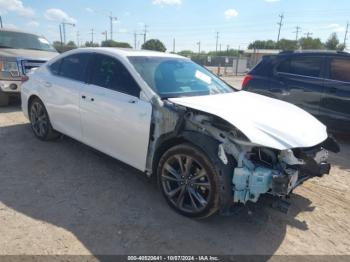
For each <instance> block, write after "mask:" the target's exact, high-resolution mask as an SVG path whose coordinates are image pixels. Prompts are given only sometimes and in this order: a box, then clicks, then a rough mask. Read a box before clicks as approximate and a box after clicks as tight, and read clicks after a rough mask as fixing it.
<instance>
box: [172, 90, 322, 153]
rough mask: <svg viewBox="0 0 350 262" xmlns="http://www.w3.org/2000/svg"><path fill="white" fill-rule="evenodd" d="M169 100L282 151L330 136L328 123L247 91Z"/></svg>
mask: <svg viewBox="0 0 350 262" xmlns="http://www.w3.org/2000/svg"><path fill="white" fill-rule="evenodd" d="M169 101H171V102H173V103H175V104H178V105H182V106H185V107H188V108H193V109H196V110H199V111H202V112H207V113H209V114H212V115H216V116H218V117H220V118H222V119H224V120H226V121H227V122H229V123H231V124H232V125H233V126H235V127H236V128H238V129H239V130H240V131H241V132H242V133H244V134H245V135H246V136H247V137H248V138H249V140H250V141H251V142H253V143H256V144H258V145H261V146H265V147H270V148H275V149H278V150H285V149H290V148H298V147H311V146H315V145H317V144H319V143H321V142H323V141H324V140H326V139H327V137H328V135H327V129H326V126H324V125H323V124H322V123H321V122H319V121H318V120H317V119H316V118H315V117H313V116H312V115H310V114H309V113H307V112H305V111H304V110H302V109H301V108H299V107H297V106H295V105H292V104H290V103H287V102H283V101H280V100H277V99H273V98H269V97H265V96H262V95H258V94H254V93H250V92H246V91H237V92H234V93H227V94H218V95H210V96H195V97H182V98H169Z"/></svg>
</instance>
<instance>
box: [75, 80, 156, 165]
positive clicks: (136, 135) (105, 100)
mask: <svg viewBox="0 0 350 262" xmlns="http://www.w3.org/2000/svg"><path fill="white" fill-rule="evenodd" d="M82 95H84V96H86V98H85V99H82V100H81V102H80V108H81V123H82V133H83V142H84V143H86V144H88V145H90V146H92V147H94V148H96V149H98V150H100V151H102V152H104V153H106V154H108V155H110V156H112V157H115V158H117V159H119V160H121V161H123V162H125V163H127V164H129V165H131V166H133V167H135V168H137V169H140V170H142V171H144V170H145V166H146V158H147V150H148V142H149V132H150V125H151V115H152V106H151V104H150V103H149V102H145V101H142V100H140V99H138V98H136V97H133V96H129V95H126V94H123V93H119V92H116V91H113V90H109V89H106V88H101V87H99V86H94V85H87V86H86V88H84V90H83V91H82ZM91 98H93V99H94V101H91Z"/></svg>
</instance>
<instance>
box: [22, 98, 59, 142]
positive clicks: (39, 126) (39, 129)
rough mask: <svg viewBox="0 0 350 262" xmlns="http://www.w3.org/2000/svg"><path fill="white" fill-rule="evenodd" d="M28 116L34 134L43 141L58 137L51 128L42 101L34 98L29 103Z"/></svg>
mask: <svg viewBox="0 0 350 262" xmlns="http://www.w3.org/2000/svg"><path fill="white" fill-rule="evenodd" d="M29 118H30V123H31V127H32V130H33V133H34V135H35V136H36V137H37V138H39V139H40V140H43V141H48V140H53V139H56V138H58V137H59V133H58V132H57V131H55V130H54V129H53V128H52V125H51V122H50V119H49V115H48V113H47V111H46V108H45V106H44V104H43V102H42V101H41V100H40V99H38V98H34V99H33V100H32V101H31V103H30V105H29Z"/></svg>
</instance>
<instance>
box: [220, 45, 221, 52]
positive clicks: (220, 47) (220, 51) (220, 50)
mask: <svg viewBox="0 0 350 262" xmlns="http://www.w3.org/2000/svg"><path fill="white" fill-rule="evenodd" d="M220 53H221V44H220Z"/></svg>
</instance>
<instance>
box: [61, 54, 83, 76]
mask: <svg viewBox="0 0 350 262" xmlns="http://www.w3.org/2000/svg"><path fill="white" fill-rule="evenodd" d="M88 57H89V55H88V54H74V55H70V56H67V57H65V58H63V61H62V64H61V70H60V75H61V76H63V77H67V78H70V79H73V80H77V81H84V79H85V70H86V67H87V63H88Z"/></svg>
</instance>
